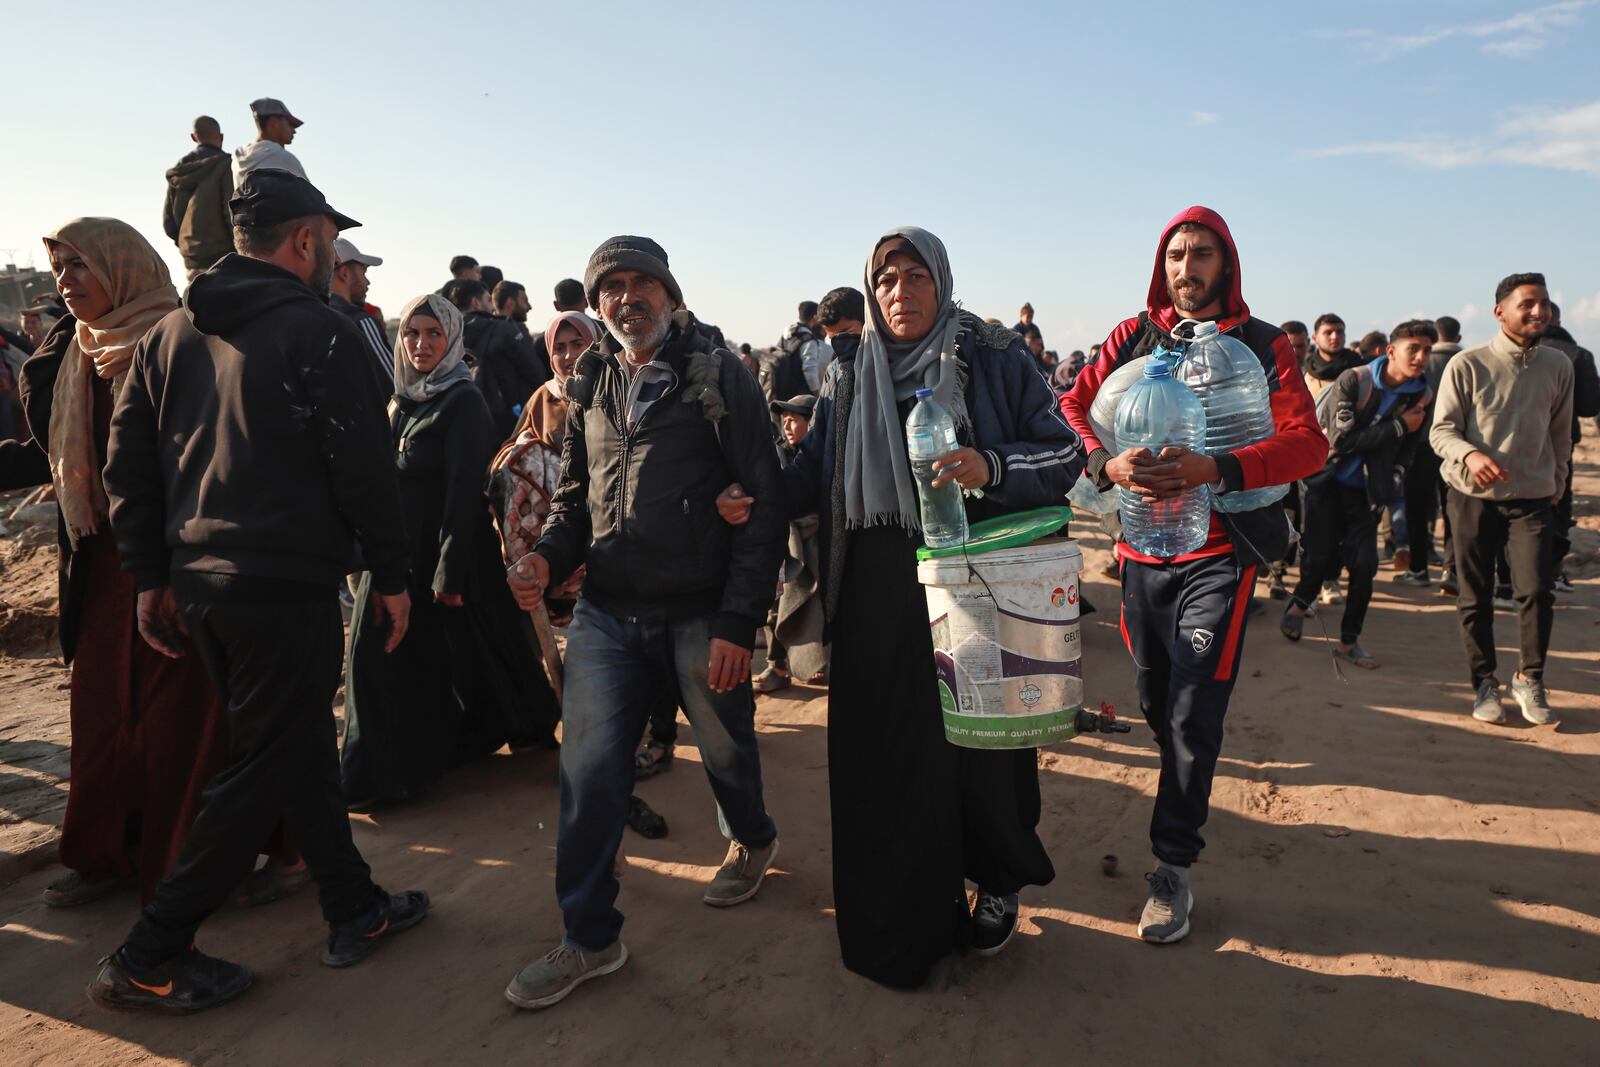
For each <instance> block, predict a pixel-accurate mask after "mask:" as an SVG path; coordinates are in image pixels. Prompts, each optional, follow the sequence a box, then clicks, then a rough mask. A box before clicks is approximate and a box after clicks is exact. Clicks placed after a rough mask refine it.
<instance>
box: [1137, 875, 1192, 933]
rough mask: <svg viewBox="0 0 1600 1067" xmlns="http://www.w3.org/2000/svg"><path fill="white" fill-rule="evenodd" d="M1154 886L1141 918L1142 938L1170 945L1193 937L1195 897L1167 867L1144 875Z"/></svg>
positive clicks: (1151, 887) (1151, 886) (1140, 929)
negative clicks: (1190, 924) (1190, 932)
mask: <svg viewBox="0 0 1600 1067" xmlns="http://www.w3.org/2000/svg"><path fill="white" fill-rule="evenodd" d="M1144 880H1145V881H1147V882H1149V883H1150V899H1149V900H1147V901H1145V902H1144V914H1143V915H1140V916H1139V936H1140V937H1142V938H1144V939H1145V940H1146V941H1149V942H1152V943H1153V944H1157V945H1170V944H1172V942H1174V941H1182V940H1183V939H1184V938H1186V937H1188V936H1189V913H1190V912H1192V911H1193V910H1194V894H1193V893H1190V892H1189V887H1188V886H1186V885H1184V884H1183V883H1182V882H1180V881H1179V880H1178V876H1177V875H1175V874H1173V873H1172V872H1171V871H1169V870H1167V869H1166V868H1164V867H1157V868H1156V869H1155V870H1154V871H1152V872H1151V873H1150V874H1147V875H1145V876H1144Z"/></svg>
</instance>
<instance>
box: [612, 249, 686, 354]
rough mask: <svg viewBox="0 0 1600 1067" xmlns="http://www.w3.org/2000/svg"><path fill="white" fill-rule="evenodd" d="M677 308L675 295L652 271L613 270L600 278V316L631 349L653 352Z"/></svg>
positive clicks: (624, 346)
mask: <svg viewBox="0 0 1600 1067" xmlns="http://www.w3.org/2000/svg"><path fill="white" fill-rule="evenodd" d="M677 309H678V306H677V304H675V303H673V300H672V294H671V293H669V292H667V287H666V286H665V285H662V284H661V281H660V279H658V278H656V277H655V276H654V275H652V274H645V273H643V272H642V271H637V270H614V271H612V272H611V273H610V274H607V275H606V276H605V277H604V278H602V279H600V317H601V318H603V319H605V321H606V326H607V327H608V328H609V329H610V330H611V332H612V334H613V335H615V337H616V338H617V340H618V341H621V342H622V347H623V348H625V349H627V350H628V351H629V352H637V353H640V354H645V353H650V352H654V351H655V349H656V346H657V345H659V344H660V343H661V341H662V339H663V338H664V337H666V336H667V330H668V329H669V328H670V327H671V326H672V313H673V312H674V311H676V310H677Z"/></svg>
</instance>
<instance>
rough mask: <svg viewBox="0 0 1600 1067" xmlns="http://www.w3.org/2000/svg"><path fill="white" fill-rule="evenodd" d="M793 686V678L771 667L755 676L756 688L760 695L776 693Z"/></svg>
mask: <svg viewBox="0 0 1600 1067" xmlns="http://www.w3.org/2000/svg"><path fill="white" fill-rule="evenodd" d="M793 684H794V679H793V678H791V677H789V675H788V674H787V673H785V672H783V671H780V670H778V668H776V667H773V666H771V665H769V666H768V667H767V669H766V670H764V671H762V672H761V673H760V674H758V675H756V676H755V687H756V692H758V693H776V692H777V691H778V690H780V689H787V688H789V687H790V686H791V685H793Z"/></svg>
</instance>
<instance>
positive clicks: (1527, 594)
mask: <svg viewBox="0 0 1600 1067" xmlns="http://www.w3.org/2000/svg"><path fill="white" fill-rule="evenodd" d="M1494 298H1495V305H1494V317H1495V319H1496V320H1497V321H1498V322H1499V323H1500V331H1499V332H1498V333H1496V334H1495V336H1494V340H1492V341H1490V342H1489V343H1488V344H1486V345H1483V346H1481V347H1478V348H1473V349H1469V350H1467V351H1465V352H1462V353H1460V354H1458V355H1457V356H1456V357H1455V358H1454V359H1452V360H1450V363H1449V365H1448V366H1446V367H1445V371H1444V377H1443V378H1442V379H1441V381H1440V383H1439V397H1438V401H1437V403H1436V406H1435V413H1434V422H1433V430H1432V431H1431V433H1430V434H1429V443H1430V444H1432V445H1433V450H1434V451H1435V452H1436V453H1438V455H1439V460H1440V463H1441V467H1440V474H1441V475H1442V476H1443V477H1444V480H1445V484H1446V485H1447V486H1448V487H1449V501H1448V503H1447V510H1448V512H1449V516H1450V530H1451V534H1452V536H1453V538H1454V541H1455V556H1456V573H1457V577H1458V579H1459V581H1460V584H1461V594H1460V596H1459V597H1458V598H1457V600H1456V611H1457V613H1458V614H1459V615H1460V617H1461V635H1462V639H1463V640H1464V642H1465V644H1466V648H1467V661H1468V663H1469V665H1470V666H1471V668H1472V685H1473V688H1474V689H1475V690H1476V694H1477V695H1476V698H1475V700H1474V702H1473V706H1472V717H1473V718H1475V719H1478V720H1480V721H1482V722H1490V723H1503V722H1505V719H1506V716H1505V709H1504V708H1503V707H1502V706H1501V701H1500V682H1499V679H1497V678H1496V677H1495V648H1494V603H1493V595H1494V582H1495V556H1496V554H1497V553H1498V552H1499V551H1500V549H1501V548H1502V547H1504V548H1505V549H1506V556H1507V558H1508V560H1509V561H1510V563H1511V588H1512V594H1513V597H1514V599H1515V600H1516V604H1517V616H1518V619H1519V622H1520V625H1521V638H1522V640H1521V645H1522V663H1521V670H1519V671H1518V672H1517V674H1516V676H1515V677H1514V678H1513V679H1512V680H1511V696H1512V697H1513V698H1514V699H1515V700H1516V702H1517V704H1518V706H1519V707H1520V708H1521V709H1522V717H1523V718H1524V719H1526V720H1528V721H1529V722H1530V723H1534V724H1535V725H1543V724H1545V723H1549V722H1551V721H1553V719H1552V716H1551V714H1550V704H1549V702H1548V700H1547V699H1546V698H1545V690H1544V661H1545V654H1546V653H1547V652H1548V650H1549V648H1550V626H1551V621H1552V619H1553V617H1554V603H1555V594H1554V593H1553V591H1552V586H1551V583H1552V580H1553V579H1554V577H1555V572H1556V565H1557V562H1558V561H1557V560H1556V558H1555V534H1556V529H1555V503H1556V501H1558V500H1559V499H1560V498H1561V494H1562V490H1563V488H1564V486H1565V484H1566V480H1567V468H1568V465H1569V464H1570V463H1571V462H1572V436H1571V434H1572V361H1571V360H1569V359H1567V357H1566V356H1564V355H1563V354H1562V353H1560V352H1558V351H1556V350H1555V349H1553V348H1549V347H1546V346H1542V345H1540V343H1539V338H1540V337H1541V336H1542V335H1543V334H1544V331H1545V330H1546V328H1548V326H1549V324H1550V295H1549V292H1548V291H1547V290H1546V288H1545V283H1544V275H1542V274H1513V275H1511V276H1510V277H1508V278H1506V279H1505V280H1504V281H1502V282H1501V283H1500V285H1499V286H1498V287H1497V288H1496V289H1495V294H1494Z"/></svg>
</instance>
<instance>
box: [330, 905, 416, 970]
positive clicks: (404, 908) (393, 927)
mask: <svg viewBox="0 0 1600 1067" xmlns="http://www.w3.org/2000/svg"><path fill="white" fill-rule="evenodd" d="M374 912H375V914H372V915H369V916H363V917H362V918H360V919H355V920H352V921H351V922H347V923H340V924H339V925H338V926H335V927H333V928H332V929H330V930H329V932H328V948H327V950H326V951H325V952H323V954H322V962H323V963H325V964H327V965H328V966H329V967H350V966H352V965H354V964H357V963H360V962H361V961H362V960H364V959H366V958H367V957H368V956H370V955H372V954H373V953H374V952H376V951H377V950H378V945H379V944H380V943H381V942H383V941H384V940H386V939H387V938H390V937H393V936H394V935H395V934H398V933H400V932H401V931H402V930H409V929H411V928H412V927H413V926H415V925H417V924H418V923H419V922H421V921H422V920H423V919H426V918H427V917H428V894H426V893H424V892H423V891H422V890H420V889H408V890H406V891H405V892H404V893H394V894H391V895H388V896H386V897H385V898H384V899H383V900H382V901H380V902H379V903H378V906H377V908H376V909H374Z"/></svg>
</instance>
